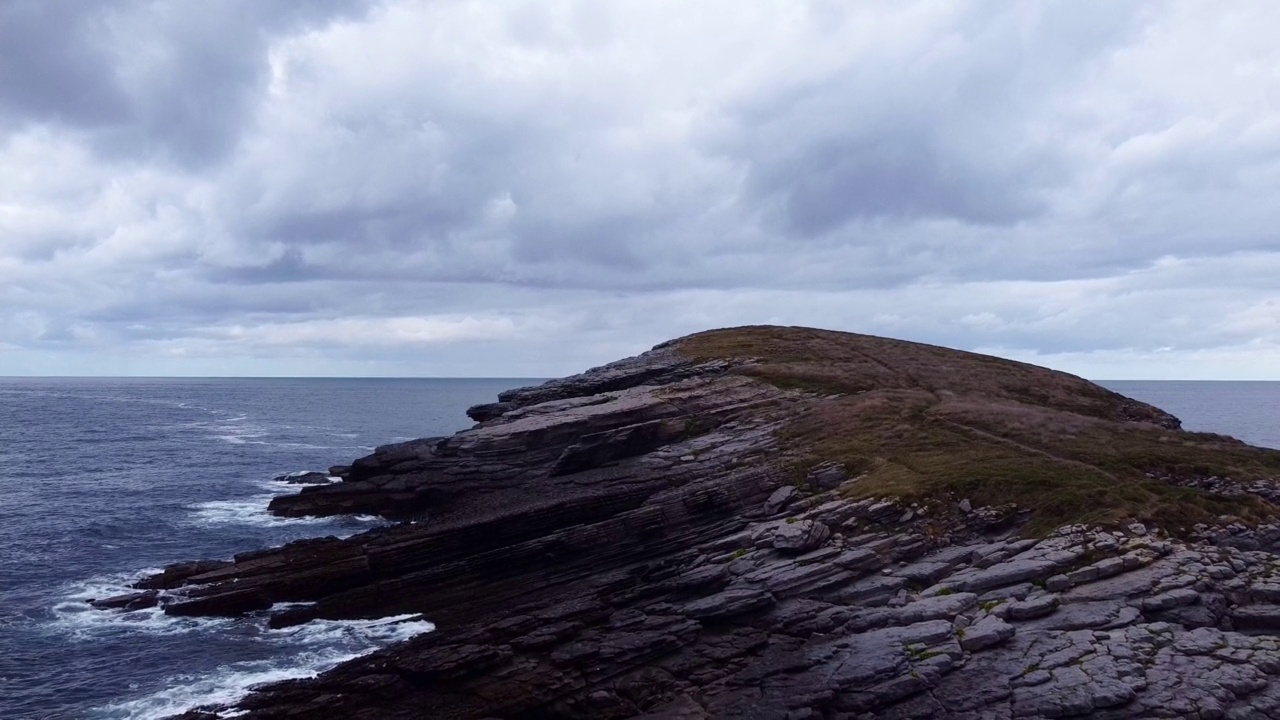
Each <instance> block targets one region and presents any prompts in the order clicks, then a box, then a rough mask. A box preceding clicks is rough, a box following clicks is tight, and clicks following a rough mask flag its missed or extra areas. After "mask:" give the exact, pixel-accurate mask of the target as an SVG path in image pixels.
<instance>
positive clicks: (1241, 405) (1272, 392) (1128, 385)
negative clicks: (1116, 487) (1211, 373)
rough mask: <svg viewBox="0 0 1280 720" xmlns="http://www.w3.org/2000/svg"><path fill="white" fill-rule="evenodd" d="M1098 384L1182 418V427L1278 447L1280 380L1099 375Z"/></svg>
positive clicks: (1279, 438)
mask: <svg viewBox="0 0 1280 720" xmlns="http://www.w3.org/2000/svg"><path fill="white" fill-rule="evenodd" d="M1097 382H1098V384H1099V385H1101V386H1103V387H1105V388H1107V389H1108V390H1114V391H1116V392H1118V393H1120V394H1121V395H1127V396H1129V397H1131V398H1133V399H1134V400H1141V401H1142V402H1144V403H1147V404H1148V405H1155V406H1156V407H1158V408H1160V409H1161V410H1164V411H1165V412H1169V413H1173V414H1174V415H1176V416H1177V417H1178V419H1180V420H1182V428H1183V429H1184V430H1191V431H1193V432H1212V433H1220V434H1222V435H1230V436H1232V437H1236V438H1239V439H1241V440H1244V441H1245V442H1247V443H1249V444H1251V445H1259V446H1262V447H1269V448H1280V382H1266V381H1258V382H1245V381H1240V382H1236V381H1226V380H1215V381H1201V380H1159V381H1156V380H1102V381H1097Z"/></svg>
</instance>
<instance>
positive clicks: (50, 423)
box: [0, 378, 534, 720]
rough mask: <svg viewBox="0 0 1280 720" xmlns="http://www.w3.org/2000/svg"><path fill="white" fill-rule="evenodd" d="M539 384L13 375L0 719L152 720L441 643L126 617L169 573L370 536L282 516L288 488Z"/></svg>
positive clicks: (1, 445)
mask: <svg viewBox="0 0 1280 720" xmlns="http://www.w3.org/2000/svg"><path fill="white" fill-rule="evenodd" d="M530 382H534V381H529V380H509V379H507V380H503V379H497V380H382V379H378V380H373V379H207V380H202V379H197V380H192V379H70V378H68V379H46V378H41V379H35V378H31V379H24V378H12V379H0V718H5V719H6V720H16V719H22V718H152V717H163V716H166V715H170V714H173V713H177V712H181V711H184V710H186V709H189V708H191V707H195V706H197V705H200V704H205V703H210V702H226V701H230V700H234V699H235V698H236V697H239V696H240V695H241V694H243V693H244V691H245V689H246V688H248V687H249V686H251V685H254V684H259V683H263V682H269V681H273V680H280V679H285V678H289V677H300V676H306V675H311V674H314V673H316V672H318V671H321V670H324V669H326V668H328V667H331V666H333V665H336V664H337V663H339V662H342V661H344V660H346V659H348V658H352V657H355V656H357V655H360V654H363V653H366V652H369V651H371V650H373V649H376V648H378V647H382V646H384V645H386V644H389V643H392V642H395V641H397V640H403V639H406V638H409V637H412V636H413V635H415V634H418V633H421V632H427V631H429V630H430V629H431V625H430V623H429V622H427V621H426V620H424V619H421V618H412V617H402V618H384V619H380V620H376V621H354V622H333V621H322V622H319V623H317V622H311V623H308V624H306V625H303V626H300V627H293V628H287V629H283V630H267V629H265V627H264V625H263V623H262V621H261V619H260V618H175V617H168V616H165V615H164V614H163V613H162V612H161V611H160V610H159V609H155V608H153V609H148V610H140V611H137V612H129V613H120V612H115V611H99V610H95V609H93V608H90V607H89V606H88V604H87V603H86V601H87V600H88V599H90V598H94V597H97V598H102V597H109V596H111V595H117V594H120V593H123V592H128V591H129V588H128V585H129V583H131V582H133V581H134V580H136V579H138V578H139V577H141V576H143V575H145V574H147V573H148V572H152V571H155V570H157V569H159V568H160V567H162V566H164V565H165V564H167V563H172V562H175V561H181V560H191V559H199V558H217V559H225V558H230V557H231V555H233V554H234V553H238V552H244V551H246V550H253V549H256V548H265V547H271V546H274V545H280V544H282V543H285V542H288V541H290V540H295V539H299V538H304V537H318V536H324V535H336V536H346V535H352V534H354V533H358V532H362V531H364V530H367V529H369V528H371V527H374V526H375V525H377V524H378V523H379V522H380V521H379V520H378V519H377V518H373V517H355V518H326V519H315V518H302V519H287V518H277V517H274V516H272V515H270V514H268V513H267V512H266V507H267V503H268V502H269V501H270V499H271V498H272V497H273V496H274V495H276V494H277V493H281V492H294V491H296V490H298V486H295V485H286V484H284V483H279V482H274V481H273V480H272V478H273V477H275V476H277V475H281V474H283V473H288V472H293V471H301V470H324V469H326V468H328V467H329V466H331V465H339V464H346V463H349V462H351V461H352V460H353V459H355V458H357V457H360V456H362V455H366V454H368V453H369V452H371V451H372V450H373V449H374V447H375V446H376V445H381V444H384V443H389V442H395V441H398V440H406V439H410V438H414V437H423V436H431V435H447V434H451V433H452V432H454V431H457V430H459V429H461V428H465V427H468V426H470V424H471V423H470V421H469V420H468V418H467V417H466V415H465V413H464V411H465V409H466V408H467V406H469V405H472V404H476V403H481V402H491V401H493V400H494V399H496V396H497V394H498V392H500V391H501V390H504V389H507V388H511V387H517V386H520V385H527V384H529V383H530Z"/></svg>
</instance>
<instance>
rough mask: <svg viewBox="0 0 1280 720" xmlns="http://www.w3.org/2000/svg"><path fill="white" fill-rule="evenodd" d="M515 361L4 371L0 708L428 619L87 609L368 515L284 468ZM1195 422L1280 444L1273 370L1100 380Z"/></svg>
mask: <svg viewBox="0 0 1280 720" xmlns="http://www.w3.org/2000/svg"><path fill="white" fill-rule="evenodd" d="M529 382H531V381H521V380H310V379H305V380H304V379H297V380H290V379H284V380H281V379H235V380H177V379H172V380H156V379H106V380H104V379H53V380H50V379H0V718H4V719H5V720H10V719H18V718H125V717H128V718H148V717H160V716H164V715H167V714H171V713H175V712H180V711H182V710H184V709H186V708H189V707H192V706H194V705H197V704H201V703H207V702H215V701H230V700H233V699H235V698H236V697H237V696H238V695H239V694H241V693H242V692H243V691H244V689H245V688H246V687H248V686H250V685H252V684H255V683H259V682H265V681H270V680H276V679H282V678H284V677H290V676H298V675H305V674H309V673H312V672H315V671H317V670H320V669H324V668H327V667H329V666H332V665H334V664H336V663H337V662H339V661H341V660H343V659H346V658H349V657H353V656H355V655H357V654H361V653H364V652H368V651H369V650H372V649H374V648H376V647H380V646H382V645H385V644H387V643H389V642H392V641H395V640H398V639H402V638H405V637H409V636H412V635H413V634H416V633H418V632H425V631H428V630H429V629H430V625H429V623H426V622H422V621H411V622H403V623H397V622H390V621H374V622H312V623H309V624H307V625H305V626H302V627H299V628H290V629H287V630H279V631H268V630H265V629H264V628H263V627H262V625H261V622H260V621H259V620H257V619H254V618H242V619H187V618H183V619H178V618H167V617H165V616H163V615H162V614H161V613H159V612H158V611H156V610H146V611H140V612H134V613H127V614H119V613H112V612H102V611H96V610H91V609H89V608H88V607H87V606H86V605H85V603H84V600H85V598H89V597H95V596H96V597H105V596H108V595H111V594H115V593H119V592H123V591H124V590H125V589H126V588H125V586H126V585H127V583H128V582H129V581H131V580H132V579H134V578H136V577H137V576H138V575H139V573H140V572H141V571H144V570H146V569H148V568H159V567H160V566H163V565H165V564H166V563H170V562H174V561H177V560H187V559H192V558H226V557H230V556H231V555H232V554H234V553H237V552H242V551H245V550H249V549H253V548H259V547H268V546H272V545H279V544H281V543H284V542H287V541H289V540H293V539H297V538H301V537H313V536H320V535H330V534H337V535H346V534H353V533H356V532H360V531H362V530H364V529H367V528H369V527H372V526H373V525H374V524H375V523H376V521H374V520H373V519H370V518H366V519H352V518H342V519H325V520H307V519H303V520H285V519H280V518H273V517H271V516H270V515H267V514H266V512H265V507H266V504H267V501H268V500H269V499H270V498H271V496H272V495H273V494H274V493H276V492H282V491H285V490H286V489H287V488H285V487H282V486H281V485H280V484H278V483H272V482H271V481H270V478H272V477H274V476H275V475H277V474H281V473H285V472H290V471H296V470H311V469H315V470H322V469H324V468H327V467H328V466H330V465H336V464H345V463H347V462H349V461H350V460H352V459H354V458H355V457H358V456H360V455H364V454H366V453H367V452H369V451H370V450H371V449H372V448H373V447H374V446H375V445H380V444H383V443H387V442H393V441H396V440H401V439H407V438H411V437H421V436H425V435H443V434H448V433H451V432H453V431H455V430H458V429H460V428H462V427H466V426H467V425H468V421H467V419H466V417H465V415H464V414H463V410H464V409H465V408H466V407H467V406H468V405H471V404H474V403H478V402H487V401H491V400H492V399H494V398H495V396H496V395H497V393H498V392H499V391H501V390H504V389H506V388H509V387H515V386H518V385H525V384H529ZM1103 384H1104V385H1106V386H1107V387H1110V388H1112V389H1114V390H1117V391H1119V392H1122V393H1124V394H1127V395H1130V396H1132V397H1135V398H1138V399H1140V400H1144V401H1146V402H1150V403H1152V404H1154V405H1157V406H1159V407H1163V408H1164V409H1166V410H1169V411H1170V412H1172V413H1174V414H1175V415H1178V416H1179V417H1181V418H1182V419H1183V421H1184V422H1185V424H1186V426H1187V428H1188V429H1192V430H1206V431H1213V432H1221V433H1226V434H1229V435H1235V436H1236V437H1239V438H1242V439H1245V440H1248V441H1250V442H1253V443H1255V444H1259V445H1267V446H1271V447H1280V383H1229V382H1224V383H1200V382H1186V383H1179V382H1105V383H1103Z"/></svg>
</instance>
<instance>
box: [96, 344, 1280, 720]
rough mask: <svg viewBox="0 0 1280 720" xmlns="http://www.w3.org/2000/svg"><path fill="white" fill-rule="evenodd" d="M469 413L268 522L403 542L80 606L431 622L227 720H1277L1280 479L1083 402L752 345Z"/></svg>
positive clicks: (1248, 459)
mask: <svg viewBox="0 0 1280 720" xmlns="http://www.w3.org/2000/svg"><path fill="white" fill-rule="evenodd" d="M470 415H471V416H472V418H473V419H475V420H476V421H478V425H476V427H474V428H472V429H470V430H466V431H463V432H461V433H458V434H456V435H454V436H451V437H447V438H430V439H423V440H416V441H412V442H408V443H402V444H398V445H391V446H386V447H383V448H379V449H378V450H377V451H376V452H375V453H373V454H372V455H370V456H368V457H365V458H361V459H359V460H356V461H355V462H353V463H352V464H351V465H350V466H348V467H341V468H333V469H332V470H331V473H332V474H333V475H336V476H338V477H340V478H341V480H342V481H341V482H338V483H332V484H319V485H314V486H307V487H304V488H303V489H302V490H301V492H299V493H297V494H296V495H290V496H285V497H282V498H279V499H277V500H276V501H275V502H273V503H272V510H273V511H275V512H277V513H280V514H285V515H307V514H310V515H326V514H334V513H348V512H360V513H379V514H382V515H384V516H386V517H388V518H392V519H396V520H399V521H402V522H400V523H399V524H396V525H394V526H391V527H387V528H381V529H377V530H373V531H370V532H368V533H364V534H362V535H357V536H354V537H351V538H346V539H342V540H339V539H333V538H328V539H318V540H310V541H304V542H299V543H293V544H291V545H287V546H285V547H283V548H277V549H272V550H266V551H258V552H253V553H247V554H244V555H241V556H237V557H236V558H235V559H234V561H233V562H217V561H213V562H199V563H186V564H183V565H177V566H173V567H171V568H169V569H167V570H166V571H165V572H164V573H162V574H159V575H156V576H154V577H152V578H150V579H148V580H146V581H144V582H143V583H141V584H140V590H155V591H158V592H155V593H140V594H139V595H137V596H130V597H128V598H121V599H119V602H115V603H113V602H111V601H110V600H108V601H104V603H103V606H104V607H107V608H110V607H113V606H128V605H129V604H130V603H135V604H136V603H140V602H160V603H162V604H163V605H164V607H165V611H166V612H169V613H173V614H188V615H237V614H245V613H257V614H262V615H264V616H265V617H266V618H267V621H268V622H271V623H272V624H274V625H276V626H285V625H290V624H297V623H303V622H307V621H309V620H311V619H313V618H319V617H322V618H357V617H378V616H389V615H398V614H404V613H422V614H423V615H425V617H427V618H428V619H430V620H432V621H434V622H436V623H437V626H438V629H437V630H436V631H435V632H432V633H430V634H427V635H424V636H420V637H418V638H415V639H414V640H411V641H409V642H407V643H403V644H401V645H398V646H395V647H392V648H388V649H386V650H382V651H379V652H376V653H374V654H372V655H369V656H366V657H363V658H359V659H357V660H354V661H351V662H349V663H346V664H344V665H342V666H340V667H338V668H336V669H334V670H332V671H330V672H328V673H325V674H323V675H321V676H320V677H319V678H316V679H312V680H303V681H291V682H286V683H280V684H276V685H273V686H269V687H267V688H262V689H260V690H259V691H257V692H255V693H253V694H251V695H250V696H249V697H247V698H245V699H244V700H243V701H242V702H241V703H240V704H239V706H238V708H237V709H238V710H241V711H244V712H245V713H247V714H246V715H245V717H251V718H331V717H350V718H370V719H372V718H493V717H502V718H527V719H530V720H531V719H533V718H636V717H643V718H654V719H656V718H672V719H675V718H738V717H741V718H863V717H866V718H870V717H892V718H974V719H976V718H998V717H1028V718H1049V717H1065V716H1072V715H1086V714H1087V715H1092V716H1094V717H1104V718H1145V717H1227V716H1229V717H1275V716H1277V715H1280V677H1277V676H1278V675H1280V644H1278V643H1277V641H1276V639H1275V638H1274V637H1273V636H1272V635H1271V634H1270V633H1272V632H1273V631H1275V630H1276V629H1278V628H1280V580H1275V581H1273V577H1274V578H1280V575H1276V573H1277V571H1280V557H1277V556H1276V554H1275V553H1274V552H1273V548H1274V545H1275V543H1276V541H1277V539H1280V531H1278V530H1277V529H1276V528H1275V527H1274V526H1271V525H1268V524H1267V522H1266V520H1267V516H1268V513H1269V512H1271V510H1272V509H1273V506H1271V505H1270V504H1269V502H1268V501H1267V500H1265V499H1262V498H1259V497H1257V495H1260V494H1261V495H1265V494H1266V492H1265V491H1269V490H1270V489H1272V488H1274V475H1268V473H1269V472H1271V471H1272V469H1275V470H1276V471H1277V472H1280V453H1268V452H1266V451H1262V450H1257V449H1253V448H1248V447H1247V446H1243V445H1242V444H1240V443H1238V442H1236V441H1233V440H1231V439H1229V438H1221V437H1218V436H1205V435H1195V434H1190V433H1183V432H1181V431H1180V430H1178V423H1177V420H1176V418H1173V417H1172V416H1169V415H1168V414H1166V413H1163V412H1161V411H1159V410H1157V409H1155V408H1151V407H1149V406H1146V405H1143V404H1142V403H1138V402H1135V401H1131V400H1128V399H1126V398H1121V397H1119V396H1116V395H1114V394H1113V393H1109V392H1107V391H1105V390H1103V389H1101V388H1098V387H1096V386H1093V385H1090V384H1089V383H1086V382H1084V381H1082V380H1079V379H1078V378H1072V377H1070V376H1065V375H1063V374H1061V373H1052V372H1050V371H1046V370H1042V369H1037V368H1033V367H1031V366H1026V365H1021V364H1017V363H1010V362H1008V361H1001V360H996V359H994V358H984V357H982V356H975V355H970V354H967V353H957V352H955V351H947V350H943V349H941V348H930V347H927V346H918V345H912V344H909V343H897V342H895V341H887V340H883V339H880V338H865V337H862V336H850V335H845V334H840V333H820V332H817V331H810V330H799V329H778V328H751V329H745V330H735V331H721V333H719V334H716V333H712V334H708V335H702V336H695V337H694V338H690V339H685V340H681V341H677V342H674V343H668V344H666V345H663V346H659V347H658V348H655V349H654V350H653V351H651V352H649V353H646V354H644V355H641V356H638V357H636V358H631V359H628V360H625V361H621V362H618V363H614V364H612V365H609V366H605V367H603V368H597V369H595V370H592V371H589V372H587V373H584V374H582V375H578V376H574V377H571V378H566V379H563V380H557V381H552V382H550V383H546V384H544V385H541V386H538V387H535V388H525V389H520V390H514V391H511V392H508V393H504V394H503V395H502V396H501V397H500V398H499V401H498V402H497V403H493V404H488V405H482V406H478V407H476V408H473V409H472V410H471V411H470ZM1051 428H1056V429H1051ZM1082 438H1083V440H1081V439H1082ZM1099 438H1102V439H1103V440H1105V441H1106V442H1108V443H1110V444H1109V445H1108V446H1107V447H1104V448H1099V447H1097V446H1096V445H1097V442H1098V439H1099ZM1019 460H1021V461H1022V464H1021V465H1019V464H1018V462H1017V461H1019ZM1223 463H1226V465H1223ZM1219 466H1222V467H1221V468H1220V467H1219ZM991 468H995V469H991ZM1037 483H1039V485H1037ZM1113 486H1114V487H1113ZM1202 486H1203V487H1208V488H1209V489H1210V490H1212V491H1213V492H1209V491H1206V490H1204V489H1201V488H1202ZM1097 488H1103V489H1105V491H1106V492H1107V493H1109V494H1107V495H1105V496H1098V497H1103V498H1105V499H1108V501H1109V502H1112V506H1111V507H1106V508H1094V507H1089V506H1088V503H1087V502H1085V503H1083V504H1082V503H1080V502H1079V500H1078V498H1079V496H1081V495H1084V496H1086V498H1087V497H1088V496H1090V495H1091V494H1093V493H1096V492H1097V490H1096V489H1097ZM1215 493H1216V494H1215ZM1228 510H1229V511H1231V512H1235V513H1237V515H1235V516H1231V517H1228V516H1225V515H1223V512H1225V511H1228ZM1214 513H1217V514H1214ZM1073 514H1074V515H1073ZM1076 516H1080V517H1076ZM1072 517H1075V518H1076V519H1084V518H1096V519H1099V520H1106V521H1107V522H1108V523H1109V525H1108V527H1107V528H1105V529H1104V528H1102V527H1097V526H1095V524H1094V523H1088V524H1070V525H1066V526H1062V527H1058V528H1057V529H1055V530H1052V531H1050V532H1046V531H1045V530H1043V529H1041V530H1037V529H1036V524H1037V523H1040V524H1041V525H1043V524H1044V523H1046V522H1051V521H1053V522H1056V521H1060V520H1062V519H1064V518H1072ZM1140 520H1143V521H1146V524H1145V525H1144V524H1143V523H1141V522H1138V521H1140ZM1158 522H1173V523H1176V524H1178V527H1176V528H1161V527H1157V525H1156V523H1158ZM1166 530H1171V531H1173V535H1176V536H1177V537H1178V538H1180V539H1174V538H1173V537H1171V535H1170V534H1169V533H1168V532H1165V531H1166ZM1033 531H1034V532H1033ZM278 603H291V605H290V606H289V609H287V610H273V609H272V608H273V606H276V605H277V604H278ZM293 603H304V604H302V605H296V604H293ZM104 611H110V610H104ZM190 715H191V716H192V717H197V716H200V713H199V712H195V713H191V714H190Z"/></svg>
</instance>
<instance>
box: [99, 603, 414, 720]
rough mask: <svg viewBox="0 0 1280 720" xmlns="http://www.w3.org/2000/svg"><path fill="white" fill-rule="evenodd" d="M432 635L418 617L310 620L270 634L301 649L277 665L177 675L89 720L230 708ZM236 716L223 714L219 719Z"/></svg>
mask: <svg viewBox="0 0 1280 720" xmlns="http://www.w3.org/2000/svg"><path fill="white" fill-rule="evenodd" d="M434 629H435V626H434V625H432V624H431V623H430V622H427V621H425V620H421V619H418V616H415V615H399V616H394V617H387V618H380V619H377V620H313V621H311V622H310V623H307V624H306V625H301V626H298V627H296V628H287V629H284V630H273V631H269V632H268V633H266V634H265V635H266V636H267V637H265V639H268V640H271V641H274V642H284V643H287V644H288V645H291V646H300V647H301V648H303V649H302V650H301V651H299V652H297V653H294V654H292V655H290V656H288V657H284V658H279V659H273V660H263V661H253V662H241V663H231V664H228V665H222V666H219V667H218V669H217V670H216V671H214V672H213V673H211V674H209V675H205V676H202V677H196V676H192V675H177V676H174V677H171V678H169V681H168V682H167V683H166V685H168V687H167V688H166V689H164V690H161V691H159V692H156V693H152V694H150V695H147V696H145V697H142V698H138V699H135V700H128V701H125V702H120V703H114V704H112V705H106V706H103V707H100V708H96V709H95V711H94V712H93V714H92V717H94V718H102V719H103V720H106V719H108V718H110V719H114V718H131V719H135V720H150V719H152V718H164V717H168V716H171V715H176V714H179V713H183V712H186V711H188V710H191V709H194V708H198V707H202V706H210V705H229V704H231V703H234V702H236V701H237V700H239V699H240V698H242V697H244V696H245V695H246V694H248V693H249V691H250V690H252V689H253V688H254V687H257V686H260V685H265V684H268V683H273V682H279V681H281V680H291V679H297V678H307V677H315V676H316V675H318V674H320V673H322V672H324V671H325V670H328V669H330V668H332V667H334V666H336V665H339V664H341V663H344V662H346V661H348V660H351V659H354V658H357V657H359V656H361V655H364V654H366V653H368V652H371V651H373V650H377V649H379V648H383V647H386V646H388V645H391V644H394V643H397V642H401V641H403V640H408V639H409V638H412V637H414V636H416V635H421V634H423V633H426V632H430V631H432V630H434ZM238 714H240V713H237V712H234V711H227V710H224V711H221V712H219V713H218V716H219V717H235V716H236V715H238Z"/></svg>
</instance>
